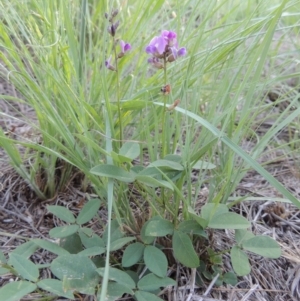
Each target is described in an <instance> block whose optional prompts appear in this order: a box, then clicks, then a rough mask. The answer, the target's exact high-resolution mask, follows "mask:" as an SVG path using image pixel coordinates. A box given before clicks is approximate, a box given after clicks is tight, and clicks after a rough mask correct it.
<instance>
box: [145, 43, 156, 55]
mask: <svg viewBox="0 0 300 301" xmlns="http://www.w3.org/2000/svg"><path fill="white" fill-rule="evenodd" d="M145 51H146V52H147V53H148V54H153V55H154V54H155V53H156V47H155V46H153V45H148V46H147V47H146V49H145Z"/></svg>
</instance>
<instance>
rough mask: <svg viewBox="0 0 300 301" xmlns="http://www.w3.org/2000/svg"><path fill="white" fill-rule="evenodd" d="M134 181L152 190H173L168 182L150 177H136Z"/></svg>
mask: <svg viewBox="0 0 300 301" xmlns="http://www.w3.org/2000/svg"><path fill="white" fill-rule="evenodd" d="M136 180H137V181H139V182H141V183H143V184H145V185H147V186H150V187H153V188H156V187H164V188H168V189H170V190H172V191H173V190H174V188H173V186H172V185H171V184H170V183H169V182H167V181H165V180H157V179H155V178H152V177H150V176H143V175H137V176H136Z"/></svg>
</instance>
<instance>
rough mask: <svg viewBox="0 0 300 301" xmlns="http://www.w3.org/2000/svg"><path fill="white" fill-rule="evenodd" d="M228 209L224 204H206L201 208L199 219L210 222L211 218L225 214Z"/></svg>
mask: <svg viewBox="0 0 300 301" xmlns="http://www.w3.org/2000/svg"><path fill="white" fill-rule="evenodd" d="M228 211H229V210H228V207H227V206H226V205H224V204H214V203H207V204H205V205H204V206H203V207H202V208H201V217H202V218H204V219H205V220H207V221H210V220H211V219H212V217H213V216H216V215H219V214H223V213H227V212H228Z"/></svg>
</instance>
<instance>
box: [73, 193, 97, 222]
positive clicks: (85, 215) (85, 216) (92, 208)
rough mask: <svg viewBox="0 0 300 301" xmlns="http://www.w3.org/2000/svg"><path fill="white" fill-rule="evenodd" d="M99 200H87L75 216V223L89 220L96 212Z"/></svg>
mask: <svg viewBox="0 0 300 301" xmlns="http://www.w3.org/2000/svg"><path fill="white" fill-rule="evenodd" d="M100 205H101V202H100V200H99V199H92V200H89V201H88V202H87V203H86V204H85V205H84V206H83V208H82V209H81V211H80V213H79V214H78V216H77V218H76V223H77V224H79V225H82V224H85V223H87V222H89V221H90V220H91V219H92V218H93V217H94V216H95V215H96V214H97V212H98V210H99V208H100Z"/></svg>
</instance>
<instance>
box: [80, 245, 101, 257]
mask: <svg viewBox="0 0 300 301" xmlns="http://www.w3.org/2000/svg"><path fill="white" fill-rule="evenodd" d="M105 250H106V249H105V248H101V247H91V248H88V249H85V250H82V251H81V252H79V253H78V255H82V256H87V257H88V256H96V255H101V254H103V253H104V252H105Z"/></svg>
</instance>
